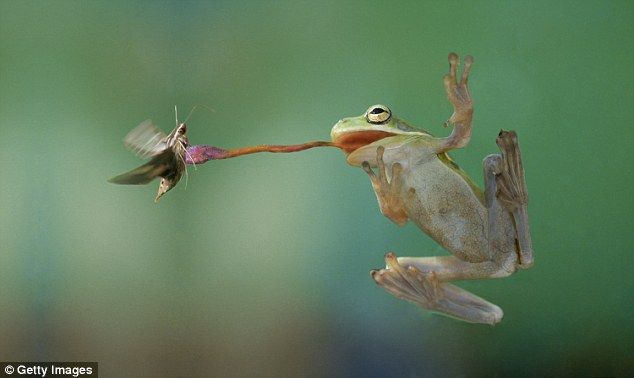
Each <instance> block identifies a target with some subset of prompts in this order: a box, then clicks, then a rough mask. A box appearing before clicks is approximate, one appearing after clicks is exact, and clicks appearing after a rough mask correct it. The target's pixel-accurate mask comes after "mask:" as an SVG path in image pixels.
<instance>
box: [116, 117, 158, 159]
mask: <svg viewBox="0 0 634 378" xmlns="http://www.w3.org/2000/svg"><path fill="white" fill-rule="evenodd" d="M166 139H167V135H166V134H165V133H164V132H163V130H161V129H159V128H158V127H156V125H154V123H153V122H152V120H151V119H148V120H145V121H143V122H141V123H140V124H139V125H138V126H137V127H135V128H134V129H132V131H130V132H129V133H128V135H126V136H125V138H123V144H124V145H125V146H126V148H128V149H129V150H130V151H132V152H134V154H135V155H137V156H139V157H141V158H143V159H145V158H149V157H152V156H156V155H158V154H160V153H161V152H163V151H165V149H166V148H167V143H166Z"/></svg>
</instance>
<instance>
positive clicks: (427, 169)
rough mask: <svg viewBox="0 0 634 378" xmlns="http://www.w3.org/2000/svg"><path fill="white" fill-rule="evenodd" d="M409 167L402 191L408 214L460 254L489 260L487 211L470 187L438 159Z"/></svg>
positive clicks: (446, 245) (421, 226)
mask: <svg viewBox="0 0 634 378" xmlns="http://www.w3.org/2000/svg"><path fill="white" fill-rule="evenodd" d="M408 170H409V172H407V173H406V174H404V175H403V177H404V179H405V182H404V183H405V185H404V187H403V193H402V195H403V196H404V199H405V201H404V202H405V204H406V210H407V214H408V217H409V218H410V219H411V220H412V221H413V222H415V223H416V224H417V225H418V227H420V228H421V229H422V230H423V231H424V232H425V233H426V234H428V235H429V236H430V237H432V238H433V239H434V240H436V241H437V242H438V243H439V244H440V245H443V246H445V247H446V248H447V249H448V250H449V251H450V252H451V253H453V254H454V255H456V256H457V257H459V258H461V259H463V260H465V261H470V262H480V261H484V260H486V259H487V257H488V255H489V253H490V252H489V244H488V241H487V211H486V208H485V207H484V206H483V205H482V203H481V202H480V200H479V199H478V197H476V195H475V193H474V192H473V190H472V189H471V187H469V185H468V184H467V183H466V182H465V181H464V179H463V178H462V177H461V176H460V175H459V174H458V173H456V172H455V171H453V170H452V169H450V168H449V167H447V166H446V165H445V164H444V163H443V162H441V161H440V160H438V159H432V160H430V161H427V162H424V163H419V164H417V165H413V166H412V165H410V166H409V167H408ZM411 188H413V189H414V190H415V192H412V191H411Z"/></svg>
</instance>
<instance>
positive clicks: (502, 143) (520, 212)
mask: <svg viewBox="0 0 634 378" xmlns="http://www.w3.org/2000/svg"><path fill="white" fill-rule="evenodd" d="M496 143H497V145H498V147H500V150H501V152H502V155H491V156H489V157H487V158H486V159H485V164H484V165H485V168H484V169H485V186H486V189H485V197H486V202H487V208H488V210H489V230H490V231H491V229H492V226H493V224H492V223H491V222H495V219H492V218H493V217H492V216H491V211H492V209H491V206H494V204H495V202H496V199H497V201H499V204H501V206H502V207H503V208H504V209H505V210H506V211H508V212H509V213H510V214H511V216H512V218H513V224H514V227H515V231H516V239H517V247H516V249H517V253H518V255H519V265H518V267H519V268H524V269H525V268H530V267H531V266H532V265H533V247H532V243H531V235H530V229H529V226H528V212H527V205H528V192H527V189H526V180H525V179H524V166H523V164H522V156H521V153H520V147H519V144H518V142H517V134H516V133H515V132H514V131H504V130H502V131H500V134H499V135H498V137H497V139H496ZM494 196H495V197H494Z"/></svg>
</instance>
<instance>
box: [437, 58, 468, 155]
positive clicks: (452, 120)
mask: <svg viewBox="0 0 634 378" xmlns="http://www.w3.org/2000/svg"><path fill="white" fill-rule="evenodd" d="M472 64H473V57H472V56H471V55H467V56H466V57H465V58H464V70H463V71H462V76H461V77H460V81H458V65H459V59H458V55H456V53H450V54H449V73H448V74H446V75H445V76H444V78H443V82H444V83H445V91H446V92H447V98H448V99H449V102H451V104H452V105H453V109H454V112H453V114H452V115H451V117H449V119H448V120H447V122H445V124H444V126H445V127H447V126H449V125H454V126H455V128H454V130H453V132H452V133H451V135H450V136H449V137H447V138H445V139H444V140H443V143H442V145H441V146H440V151H447V150H450V149H452V148H460V147H464V146H466V145H467V143H469V139H470V138H471V119H472V118H473V101H472V100H471V93H469V85H468V81H469V72H470V71H471V65H472Z"/></svg>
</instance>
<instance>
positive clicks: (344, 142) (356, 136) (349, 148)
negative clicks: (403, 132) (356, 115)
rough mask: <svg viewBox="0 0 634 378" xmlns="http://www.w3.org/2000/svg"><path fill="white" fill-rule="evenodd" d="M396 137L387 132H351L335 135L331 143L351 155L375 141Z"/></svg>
mask: <svg viewBox="0 0 634 378" xmlns="http://www.w3.org/2000/svg"><path fill="white" fill-rule="evenodd" d="M394 135H396V134H395V133H388V132H387V131H377V130H371V131H353V132H347V133H343V134H339V135H335V136H334V137H333V139H332V142H333V143H334V144H335V145H336V146H337V147H339V148H341V149H342V150H343V151H344V152H345V153H346V154H351V153H352V152H354V151H356V150H357V149H359V148H361V147H364V146H367V145H368V144H370V143H374V142H376V141H377V140H381V139H383V138H387V137H391V136H394Z"/></svg>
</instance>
